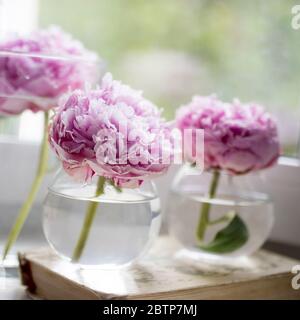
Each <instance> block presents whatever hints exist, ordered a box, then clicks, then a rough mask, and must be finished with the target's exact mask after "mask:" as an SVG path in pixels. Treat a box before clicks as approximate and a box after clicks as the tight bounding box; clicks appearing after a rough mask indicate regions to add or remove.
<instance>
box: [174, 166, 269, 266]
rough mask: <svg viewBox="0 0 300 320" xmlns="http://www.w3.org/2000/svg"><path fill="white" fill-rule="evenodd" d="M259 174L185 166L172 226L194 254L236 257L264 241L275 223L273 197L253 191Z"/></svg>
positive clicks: (176, 189) (196, 256) (176, 184)
mask: <svg viewBox="0 0 300 320" xmlns="http://www.w3.org/2000/svg"><path fill="white" fill-rule="evenodd" d="M262 185H263V183H262V181H261V177H260V175H258V174H247V175H231V174H229V173H226V172H222V171H205V172H203V173H202V172H200V171H199V170H198V169H197V168H195V167H192V166H191V165H184V166H183V167H182V168H181V169H180V170H179V172H178V173H177V175H176V177H175V179H174V182H173V185H172V188H171V193H170V199H169V209H168V211H169V230H170V233H171V235H172V236H173V237H175V238H176V239H177V240H178V241H179V242H180V243H181V244H182V245H183V247H184V248H185V250H183V251H184V253H185V255H186V254H187V255H188V256H189V257H190V258H192V259H196V260H198V259H202V260H203V259H213V260H219V259H220V258H221V259H223V260H224V259H225V260H226V259H228V258H229V260H230V259H232V258H233V257H240V256H246V255H250V254H252V253H253V252H255V251H256V250H257V249H259V248H260V247H261V246H262V244H263V243H264V242H265V241H266V239H267V237H268V236H269V234H270V231H271V229H272V226H273V206H272V202H271V201H270V199H269V197H268V196H267V195H266V194H264V193H262V192H258V191H255V190H258V189H259V188H261V186H262Z"/></svg>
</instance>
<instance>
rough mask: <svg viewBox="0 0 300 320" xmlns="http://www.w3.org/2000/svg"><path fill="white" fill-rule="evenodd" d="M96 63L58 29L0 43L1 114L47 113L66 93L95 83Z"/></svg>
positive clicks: (87, 52)
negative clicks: (94, 69)
mask: <svg viewBox="0 0 300 320" xmlns="http://www.w3.org/2000/svg"><path fill="white" fill-rule="evenodd" d="M96 62H97V55H96V54H94V53H92V52H90V51H87V50H86V49H85V48H84V47H83V46H82V44H81V43H80V42H79V41H76V40H74V39H72V38H71V36H70V35H69V34H66V33H64V32H63V31H62V30H60V29H59V28H57V27H51V28H49V29H47V30H40V31H37V32H35V33H32V34H31V35H29V36H28V37H19V38H14V39H11V40H8V41H6V42H2V43H0V114H2V115H14V114H19V113H21V112H22V111H24V110H26V109H30V110H32V111H39V110H42V111H45V110H48V109H49V108H51V107H53V105H54V104H55V103H56V100H57V98H58V97H59V96H60V95H61V94H62V93H64V92H65V91H67V90H69V89H76V88H81V87H83V85H84V82H85V81H90V82H92V81H95V80H96V77H97V75H96V74H95V72H94V71H93V67H94V66H95V63H96Z"/></svg>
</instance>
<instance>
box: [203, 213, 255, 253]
mask: <svg viewBox="0 0 300 320" xmlns="http://www.w3.org/2000/svg"><path fill="white" fill-rule="evenodd" d="M248 239H249V232H248V229H247V226H246V225H245V223H244V221H243V220H242V219H241V218H240V217H239V216H238V215H236V216H235V217H234V218H233V219H232V220H231V222H230V223H229V224H228V225H227V226H226V227H225V228H224V229H222V230H220V231H219V232H218V233H217V234H216V236H215V238H214V240H213V241H212V242H210V243H208V244H205V245H198V247H199V248H200V249H202V250H204V251H207V252H214V253H228V252H232V251H235V250H237V249H239V248H240V247H242V246H243V245H244V244H245V243H246V242H247V241H248Z"/></svg>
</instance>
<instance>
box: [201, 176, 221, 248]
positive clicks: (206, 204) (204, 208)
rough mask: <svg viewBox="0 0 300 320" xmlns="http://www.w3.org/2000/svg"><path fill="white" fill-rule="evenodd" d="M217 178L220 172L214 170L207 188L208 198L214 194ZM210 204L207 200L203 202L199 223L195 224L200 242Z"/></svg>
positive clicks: (203, 234)
mask: <svg viewBox="0 0 300 320" xmlns="http://www.w3.org/2000/svg"><path fill="white" fill-rule="evenodd" d="M219 178H220V172H219V171H214V173H213V178H212V181H211V184H210V188H209V193H208V198H209V199H213V198H214V197H215V195H216V191H217V187H218V183H219ZM210 206H211V204H210V203H209V202H204V203H203V204H202V206H201V211H200V220H199V223H198V226H197V232H196V235H197V238H198V240H199V241H200V242H203V240H204V236H205V231H206V228H207V226H208V225H209V212H210Z"/></svg>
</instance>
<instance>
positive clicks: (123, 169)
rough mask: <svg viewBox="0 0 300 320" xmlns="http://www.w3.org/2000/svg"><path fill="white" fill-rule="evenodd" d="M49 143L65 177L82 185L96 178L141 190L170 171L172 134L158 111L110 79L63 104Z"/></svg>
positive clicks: (78, 92) (137, 95)
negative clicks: (154, 176)
mask: <svg viewBox="0 0 300 320" xmlns="http://www.w3.org/2000/svg"><path fill="white" fill-rule="evenodd" d="M49 139H50V144H51V146H52V148H53V149H54V151H55V152H56V154H57V155H58V157H59V159H60V160H61V161H62V162H63V167H64V169H65V170H66V172H67V173H68V174H70V175H71V176H73V177H74V178H76V179H78V180H81V181H88V180H90V178H91V177H92V176H93V175H94V174H97V175H99V176H104V177H106V178H108V179H112V180H113V181H114V183H115V185H118V186H121V187H124V186H125V187H137V186H138V185H139V184H140V183H141V182H142V181H143V180H144V179H146V178H148V177H152V176H153V175H158V174H162V173H164V172H165V171H166V170H167V168H168V167H169V165H170V159H167V157H168V156H170V154H171V149H172V144H171V140H170V130H169V127H168V125H167V124H166V123H165V122H164V121H162V119H161V118H160V112H159V110H158V109H157V107H155V106H154V105H153V104H151V103H150V102H149V101H147V100H145V99H144V98H143V97H142V95H141V93H139V92H137V91H134V90H132V89H130V88H129V87H127V86H124V85H122V84H121V83H120V82H116V81H113V80H112V77H111V75H110V74H107V75H106V76H105V77H104V78H103V81H102V84H101V86H100V88H98V89H97V90H94V91H90V92H83V91H80V90H77V91H74V92H73V93H71V94H69V95H67V96H66V97H64V98H63V99H61V101H60V104H59V107H58V109H57V110H56V113H55V116H54V118H53V121H52V124H51V125H50V130H49ZM162 147H164V150H162ZM165 155H166V156H165ZM168 160H169V161H168Z"/></svg>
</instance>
